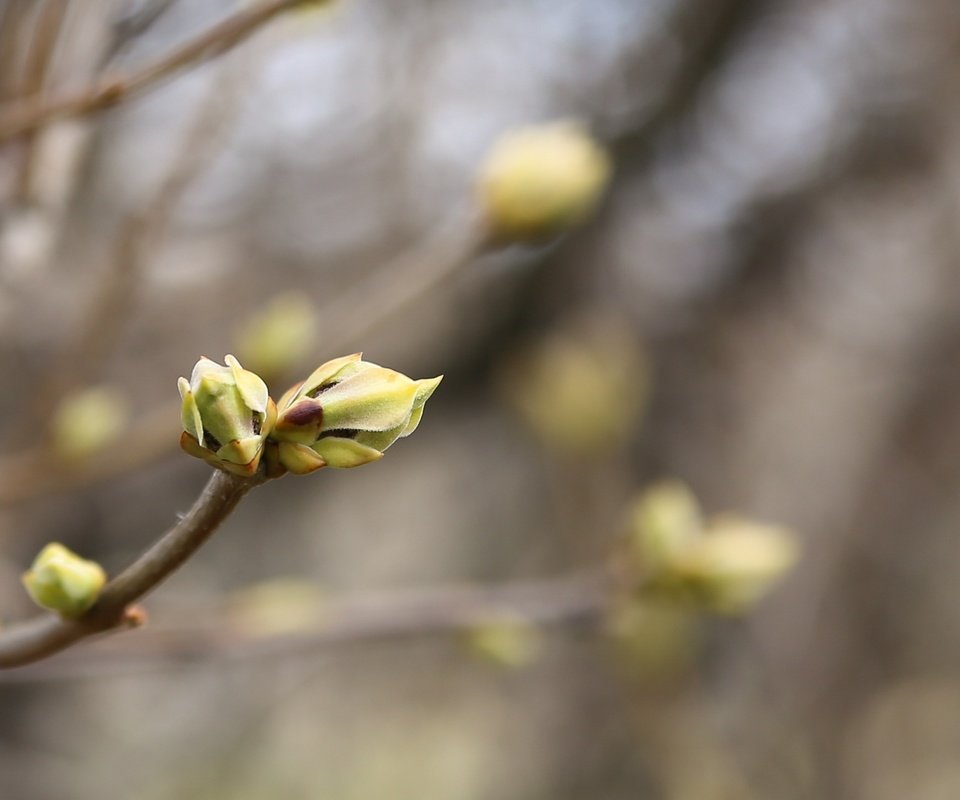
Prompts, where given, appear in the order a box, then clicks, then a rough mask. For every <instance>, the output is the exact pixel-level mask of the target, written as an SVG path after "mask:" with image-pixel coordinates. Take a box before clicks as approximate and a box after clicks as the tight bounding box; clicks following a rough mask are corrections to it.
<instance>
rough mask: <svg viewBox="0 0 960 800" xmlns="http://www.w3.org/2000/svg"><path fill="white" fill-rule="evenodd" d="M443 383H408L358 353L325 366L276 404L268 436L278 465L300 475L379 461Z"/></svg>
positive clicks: (410, 428) (409, 429) (411, 427)
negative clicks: (276, 408)
mask: <svg viewBox="0 0 960 800" xmlns="http://www.w3.org/2000/svg"><path fill="white" fill-rule="evenodd" d="M441 378H442V376H441V377H438V378H426V379H423V380H412V379H411V378H408V377H407V376H406V375H403V374H401V373H399V372H395V371H394V370H391V369H386V368H384V367H381V366H378V365H377V364H371V363H370V362H368V361H362V360H361V354H360V353H354V354H353V355H349V356H343V357H341V358H336V359H333V360H332V361H328V362H326V363H325V364H323V365H321V366H320V367H318V368H317V369H316V370H314V372H313V373H312V374H311V375H310V377H308V378H307V379H306V380H305V381H304V382H303V383H302V384H299V385H297V386H294V387H293V388H292V389H290V390H289V391H288V392H287V393H286V394H285V395H284V396H283V397H282V398H281V399H280V404H279V412H278V415H277V422H276V425H275V426H274V428H273V430H272V432H271V434H270V438H271V439H272V440H274V441H275V442H276V445H277V459H278V461H279V463H280V465H282V467H283V468H285V469H287V470H289V471H290V472H293V473H295V474H298V475H302V474H306V473H308V472H313V471H314V470H316V469H320V468H321V467H339V468H348V467H358V466H360V465H362V464H368V463H370V462H371V461H377V460H379V459H380V458H382V457H383V453H384V451H385V450H386V449H387V448H388V447H390V445H392V444H393V443H394V442H395V441H396V440H397V439H400V438H402V437H404V436H409V435H410V434H411V433H413V432H414V430H416V428H417V425H418V424H419V423H420V417H421V416H422V415H423V405H424V403H426V402H427V400H428V399H429V398H430V395H432V394H433V392H434V390H435V389H436V388H437V386H438V385H439V383H440V380H441Z"/></svg>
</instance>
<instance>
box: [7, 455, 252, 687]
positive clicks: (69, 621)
mask: <svg viewBox="0 0 960 800" xmlns="http://www.w3.org/2000/svg"><path fill="white" fill-rule="evenodd" d="M260 482H262V479H259V478H239V477H237V476H235V475H230V474H228V473H226V472H220V471H216V472H214V473H213V474H212V475H211V476H210V480H209V481H208V482H207V485H206V486H205V487H204V490H203V492H202V493H201V495H200V497H199V498H197V501H196V502H195V503H194V504H193V507H192V508H191V509H190V511H189V512H187V514H186V515H185V516H184V517H182V518H181V519H180V521H179V522H178V523H177V524H176V525H174V526H173V527H172V528H171V529H170V530H169V531H167V532H166V533H165V534H164V535H163V536H162V537H161V538H160V539H159V540H158V541H157V542H156V544H154V545H153V547H151V548H150V549H149V550H148V551H147V552H146V553H144V554H143V555H142V556H140V558H138V559H137V560H136V561H135V562H134V563H133V564H131V565H130V566H129V567H128V568H127V569H126V570H124V571H123V572H122V573H120V574H119V575H118V576H117V577H115V578H113V579H112V580H111V581H110V582H109V583H107V585H106V586H105V587H104V589H103V592H102V593H101V595H100V598H99V599H98V600H97V602H96V604H95V605H94V606H93V607H92V608H91V609H90V610H89V611H86V612H85V613H83V614H82V615H80V616H78V617H72V618H68V617H60V616H56V615H53V614H48V615H46V616H43V617H38V618H36V619H34V620H31V621H29V622H24V623H20V624H19V625H14V626H11V627H9V628H6V629H4V630H2V631H0V668H8V667H16V666H21V665H23V664H29V663H31V662H33V661H39V660H40V659H43V658H47V657H48V656H51V655H53V654H54V653H57V652H59V651H60V650H63V649H65V648H67V647H70V646H71V645H72V644H74V643H76V642H78V641H80V640H81V639H84V638H86V637H88V636H93V635H94V634H98V633H102V632H104V631H109V630H112V629H114V628H118V627H121V626H123V625H128V626H136V625H138V624H140V623H141V622H142V621H143V612H142V611H140V610H138V609H135V608H131V607H130V604H131V603H133V602H134V601H136V600H138V599H140V598H141V597H142V596H143V595H145V594H146V593H147V592H149V591H150V590H151V589H153V588H154V587H155V586H156V585H157V584H159V583H160V582H161V581H163V580H164V579H165V578H166V577H167V576H169V575H170V574H171V573H173V572H174V571H175V570H176V569H177V568H178V567H180V566H181V565H182V564H183V563H184V562H185V561H187V559H189V558H190V556H192V555H193V554H194V553H195V552H196V551H197V549H198V548H199V547H200V546H201V545H202V544H203V543H204V542H205V541H206V540H207V539H208V538H209V537H210V536H211V535H212V534H213V532H214V531H215V530H216V529H217V528H218V527H219V526H220V523H222V522H223V520H224V519H226V517H227V516H228V515H229V514H230V512H231V511H233V509H234V508H235V507H236V505H237V503H239V502H240V499H241V498H242V497H243V496H244V495H245V494H246V493H247V492H248V491H249V490H250V489H252V488H253V487H254V486H256V485H257V484H258V483H260Z"/></svg>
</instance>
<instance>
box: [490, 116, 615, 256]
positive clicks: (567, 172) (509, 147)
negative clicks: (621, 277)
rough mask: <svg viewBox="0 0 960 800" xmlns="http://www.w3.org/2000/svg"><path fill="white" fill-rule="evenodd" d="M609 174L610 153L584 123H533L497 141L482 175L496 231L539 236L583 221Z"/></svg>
mask: <svg viewBox="0 0 960 800" xmlns="http://www.w3.org/2000/svg"><path fill="white" fill-rule="evenodd" d="M609 176H610V160H609V158H608V156H607V154H606V153H605V152H604V150H603V149H602V148H601V147H600V145H598V144H597V142H596V141H594V140H593V139H592V138H591V137H590V135H589V134H588V133H587V132H586V131H585V130H583V128H581V127H580V126H579V125H577V124H575V123H572V122H553V123H547V124H542V125H533V126H530V127H527V128H522V129H519V130H515V131H510V132H508V133H506V134H505V135H504V136H503V137H502V138H501V139H500V140H499V141H498V142H497V143H496V144H495V145H494V147H493V150H492V151H491V152H490V155H489V156H488V158H487V160H486V163H485V164H484V166H483V169H482V171H481V174H480V179H479V193H480V200H481V203H482V205H483V209H484V211H485V212H486V216H487V220H488V222H489V224H490V226H491V228H492V229H493V231H494V232H495V233H497V234H499V235H500V236H502V237H503V238H507V239H517V240H524V241H525V240H534V241H535V240H538V239H543V238H547V237H550V236H554V235H556V234H558V233H562V232H563V231H564V230H566V229H568V228H570V227H572V226H573V225H576V224H577V223H579V222H581V221H582V220H583V219H584V218H585V217H586V216H587V215H588V214H589V213H590V211H591V210H592V209H593V207H594V205H596V202H597V200H598V199H599V197H600V194H601V193H602V192H603V189H604V187H605V186H606V183H607V180H608V178H609Z"/></svg>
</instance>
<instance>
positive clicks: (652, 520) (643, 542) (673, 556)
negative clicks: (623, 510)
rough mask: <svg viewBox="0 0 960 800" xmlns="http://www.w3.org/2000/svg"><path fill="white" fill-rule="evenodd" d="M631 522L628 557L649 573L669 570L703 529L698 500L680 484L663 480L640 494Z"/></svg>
mask: <svg viewBox="0 0 960 800" xmlns="http://www.w3.org/2000/svg"><path fill="white" fill-rule="evenodd" d="M630 522H631V526H630V548H631V556H632V557H633V558H634V559H635V560H636V561H637V562H638V564H639V566H640V567H641V568H642V569H643V571H645V572H647V573H648V574H649V573H656V572H658V571H660V570H664V569H672V567H673V565H674V564H675V562H676V560H677V558H679V557H682V556H683V554H684V553H685V552H686V550H687V549H688V548H689V547H691V545H693V544H694V543H695V542H696V541H697V540H698V539H699V538H700V537H701V536H702V534H703V526H704V520H703V516H702V514H701V512H700V504H699V503H698V502H697V498H696V497H695V496H694V494H693V492H691V491H690V489H689V487H687V486H686V485H685V484H683V483H680V481H663V482H661V483H657V484H654V485H653V486H651V487H650V488H648V489H646V490H645V491H644V492H642V493H641V494H640V496H639V497H638V498H637V500H636V502H635V503H634V505H633V508H632V510H631V519H630Z"/></svg>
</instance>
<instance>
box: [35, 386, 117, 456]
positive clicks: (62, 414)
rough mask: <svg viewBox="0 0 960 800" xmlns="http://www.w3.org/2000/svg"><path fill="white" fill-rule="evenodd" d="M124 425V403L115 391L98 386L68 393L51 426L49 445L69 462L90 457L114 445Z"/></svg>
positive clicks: (59, 406)
mask: <svg viewBox="0 0 960 800" xmlns="http://www.w3.org/2000/svg"><path fill="white" fill-rule="evenodd" d="M126 422H127V404H126V402H125V401H124V398H123V396H122V395H121V394H120V393H119V392H117V391H116V390H115V389H111V388H110V387H108V386H100V387H95V388H89V389H82V390H80V391H77V392H72V393H71V394H68V395H67V396H66V397H64V398H63V400H61V401H60V404H59V405H58V406H57V409H56V411H55V412H54V415H53V420H52V421H51V425H50V434H51V444H52V445H53V448H54V450H55V451H56V452H57V453H58V454H59V455H61V456H63V457H64V458H66V459H69V460H71V461H79V460H81V459H84V458H87V457H88V456H92V455H94V454H96V453H98V452H99V451H101V450H103V449H104V448H105V447H107V446H108V445H110V444H111V443H113V442H114V441H115V440H116V439H117V437H118V436H119V435H120V433H121V432H122V431H123V428H124V426H125V425H126Z"/></svg>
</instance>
